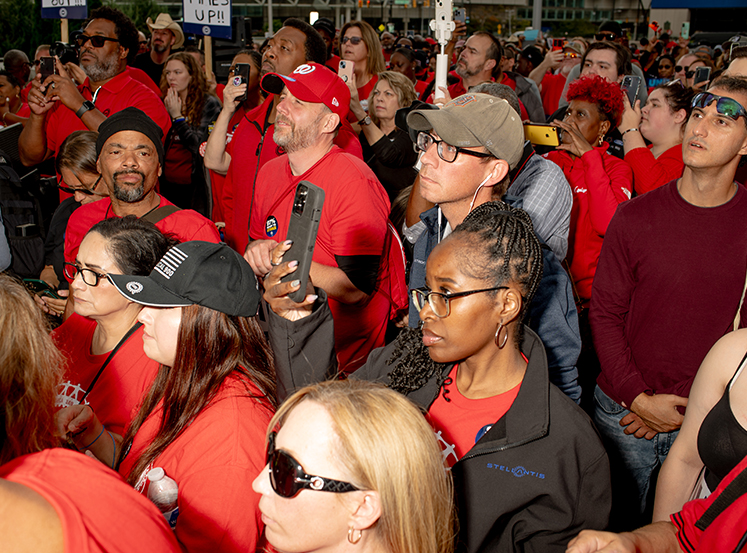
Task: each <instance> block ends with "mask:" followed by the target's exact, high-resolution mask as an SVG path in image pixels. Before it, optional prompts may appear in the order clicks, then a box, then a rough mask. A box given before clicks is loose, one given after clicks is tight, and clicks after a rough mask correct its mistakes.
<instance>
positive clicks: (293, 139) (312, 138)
mask: <svg viewBox="0 0 747 553" xmlns="http://www.w3.org/2000/svg"><path fill="white" fill-rule="evenodd" d="M322 117H324V112H322V113H321V114H319V116H318V117H317V118H316V119H315V120H314V121H313V122H312V123H310V124H308V125H307V126H306V127H301V128H296V125H295V124H293V123H292V122H291V121H289V120H288V119H286V118H285V117H284V116H283V115H280V114H279V113H278V114H277V117H276V118H275V123H276V126H275V132H274V134H273V138H274V139H275V144H277V145H278V146H280V147H281V148H283V149H284V150H285V151H286V152H288V153H289V154H290V153H292V152H297V151H299V150H304V149H306V148H308V147H309V146H312V145H313V144H314V143H315V142H316V141H317V140H318V139H319V123H320V122H321V120H322ZM278 121H282V122H283V123H287V124H288V125H290V127H284V128H282V129H279V128H278V127H277V122H278Z"/></svg>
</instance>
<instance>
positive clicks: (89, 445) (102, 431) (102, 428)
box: [81, 425, 105, 450]
mask: <svg viewBox="0 0 747 553" xmlns="http://www.w3.org/2000/svg"><path fill="white" fill-rule="evenodd" d="M104 430H105V428H104V426H103V425H102V426H101V433H100V434H99V435H98V436H96V439H95V440H94V441H92V442H91V443H90V444H88V445H87V446H86V447H83V448H81V449H83V450H86V449H88V448H89V447H91V446H92V445H93V444H95V443H96V441H97V440H98V439H99V438H100V437H101V435H102V434H103V433H104Z"/></svg>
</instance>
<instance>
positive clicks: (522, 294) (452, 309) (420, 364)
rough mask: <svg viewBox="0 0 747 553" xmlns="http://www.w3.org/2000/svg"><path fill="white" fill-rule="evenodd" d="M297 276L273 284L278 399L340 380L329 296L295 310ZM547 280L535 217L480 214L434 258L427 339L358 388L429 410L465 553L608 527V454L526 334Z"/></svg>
mask: <svg viewBox="0 0 747 553" xmlns="http://www.w3.org/2000/svg"><path fill="white" fill-rule="evenodd" d="M287 248H288V246H287V245H286V244H281V245H279V246H278V247H277V248H276V250H275V251H274V252H273V262H275V263H280V261H281V260H282V254H283V253H284V251H285V250H287ZM296 266H297V263H296V262H295V261H290V262H287V263H280V264H279V265H278V266H277V267H275V268H274V269H273V270H272V271H271V272H270V275H269V276H268V277H267V278H266V279H265V290H266V292H265V299H266V300H267V302H268V303H269V305H270V308H271V313H270V314H269V320H268V322H269V329H270V341H271V343H272V344H273V349H274V350H275V352H276V353H277V363H278V378H279V386H278V387H279V389H280V390H292V389H293V388H294V387H295V386H297V385H298V383H302V382H308V381H314V380H322V379H324V378H330V377H332V376H333V371H330V367H333V366H334V364H333V363H334V351H333V343H332V328H331V327H332V325H333V322H332V319H331V316H330V315H329V310H328V307H327V304H326V301H324V299H325V294H324V292H323V291H322V290H319V289H317V290H316V291H315V292H312V291H311V290H309V292H310V295H307V297H306V301H304V302H302V303H300V304H296V303H294V302H293V301H292V300H290V299H289V298H288V297H287V293H289V292H291V291H294V290H296V289H297V288H298V286H299V284H298V281H295V282H289V283H281V282H280V278H281V277H283V276H284V275H286V274H289V273H293V271H294V270H295V267H296ZM541 276H542V252H541V247H540V245H539V242H538V241H537V238H536V236H535V235H534V232H533V230H532V223H531V220H530V219H529V216H528V215H527V214H526V213H525V212H524V211H521V210H518V209H514V208H511V207H509V206H508V205H507V204H505V203H502V202H489V203H486V204H483V205H480V206H478V207H477V208H475V209H474V211H472V213H470V214H469V215H468V216H467V217H466V218H465V220H464V222H463V223H462V224H461V225H459V226H458V227H456V228H455V229H454V231H453V232H452V233H451V234H450V235H449V236H448V237H447V238H445V239H444V240H442V241H441V243H440V244H439V245H438V246H436V248H435V249H434V250H433V252H432V253H431V255H430V257H429V258H428V262H427V267H426V283H427V288H424V289H420V290H413V291H412V295H413V300H414V301H415V304H416V306H417V307H418V308H419V309H420V319H421V320H422V322H423V324H422V327H421V328H419V329H408V330H405V331H403V332H402V333H401V334H400V335H399V336H398V337H397V339H396V340H395V341H394V342H392V343H391V344H389V345H388V346H386V347H384V348H382V349H378V350H375V351H374V352H373V353H371V355H370V356H369V358H368V360H367V362H366V364H365V365H364V366H363V367H361V368H360V369H359V370H358V371H356V372H355V373H354V375H353V377H354V378H357V379H364V380H375V381H379V382H382V383H385V384H386V385H388V387H389V388H391V389H393V390H396V391H399V392H401V393H402V394H404V395H406V396H407V397H408V398H410V399H411V400H413V401H415V402H416V403H417V404H419V405H421V406H422V407H424V408H425V409H426V410H427V418H428V420H429V422H430V423H431V425H432V426H433V427H434V430H435V431H436V434H437V439H438V440H439V443H440V444H441V448H442V455H443V458H444V461H445V463H446V464H447V465H448V466H450V467H451V473H452V475H453V477H454V487H455V498H456V504H457V513H458V515H459V541H460V543H459V544H458V545H457V549H458V550H460V551H467V552H470V553H473V552H478V551H479V552H482V551H488V550H491V551H524V550H531V551H564V550H565V546H566V544H567V542H568V540H570V538H571V537H573V536H574V535H575V534H576V533H577V532H578V531H579V530H580V529H582V528H604V527H605V526H606V525H607V519H608V516H609V508H610V498H609V494H608V492H607V488H608V487H609V466H608V461H607V455H606V453H605V452H604V449H603V448H602V445H601V443H600V441H599V438H598V436H597V434H596V431H595V430H594V428H593V426H592V425H591V422H590V421H589V419H588V417H587V416H586V415H585V414H584V413H583V412H582V411H581V410H580V409H579V408H578V407H577V406H576V405H575V404H574V403H573V402H572V401H571V400H570V399H569V398H568V397H566V396H565V395H564V394H563V393H562V392H560V390H559V389H558V388H556V387H555V386H553V385H551V384H550V383H549V377H548V368H547V358H546V355H545V350H544V348H543V346H542V343H541V342H540V340H539V338H537V336H536V334H534V333H533V332H532V331H531V330H529V329H528V328H526V327H525V326H524V325H523V324H522V318H523V316H524V312H525V309H526V305H527V304H528V302H529V301H531V299H532V296H533V295H534V292H535V290H536V288H537V286H538V284H539V281H540V279H541ZM305 468H308V467H305Z"/></svg>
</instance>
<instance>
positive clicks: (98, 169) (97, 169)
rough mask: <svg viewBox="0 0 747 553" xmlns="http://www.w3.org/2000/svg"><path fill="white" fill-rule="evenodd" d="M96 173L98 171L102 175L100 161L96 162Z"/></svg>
mask: <svg viewBox="0 0 747 553" xmlns="http://www.w3.org/2000/svg"><path fill="white" fill-rule="evenodd" d="M96 171H98V173H99V175H100V174H101V162H100V161H99V160H98V159H97V160H96Z"/></svg>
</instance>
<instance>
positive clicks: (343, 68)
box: [337, 60, 355, 83]
mask: <svg viewBox="0 0 747 553" xmlns="http://www.w3.org/2000/svg"><path fill="white" fill-rule="evenodd" d="M354 67H355V62H352V61H348V60H340V65H339V66H338V69H337V74H338V75H339V77H340V78H341V79H342V81H343V82H344V83H347V82H348V81H349V80H350V79H352V77H353V68H354Z"/></svg>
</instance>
